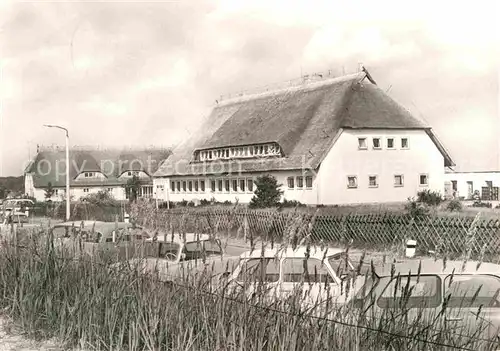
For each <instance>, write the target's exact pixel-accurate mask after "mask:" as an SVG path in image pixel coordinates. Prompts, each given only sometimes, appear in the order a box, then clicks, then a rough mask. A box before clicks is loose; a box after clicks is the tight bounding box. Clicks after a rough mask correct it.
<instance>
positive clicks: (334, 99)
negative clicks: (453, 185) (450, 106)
mask: <svg viewBox="0 0 500 351" xmlns="http://www.w3.org/2000/svg"><path fill="white" fill-rule="evenodd" d="M365 78H368V79H367V80H365ZM373 83H374V82H373V80H372V79H371V77H367V72H362V73H358V74H352V75H348V76H344V77H338V78H333V79H327V80H323V81H318V82H314V83H310V84H306V85H302V86H298V87H290V88H287V89H283V90H279V91H274V92H266V93H263V94H257V95H251V96H243V97H240V98H236V99H232V100H229V101H227V102H222V103H219V104H218V105H217V106H216V107H215V108H214V109H213V110H212V113H211V114H210V116H209V117H208V118H207V119H206V120H205V121H204V123H203V124H202V125H201V127H200V129H199V131H198V132H197V133H196V134H195V135H194V136H193V137H191V138H190V139H189V140H187V141H186V142H185V143H184V144H182V145H179V146H178V147H177V148H176V149H175V150H174V151H173V155H172V156H171V157H170V158H169V159H168V160H167V161H166V162H164V163H163V165H162V166H161V167H160V168H159V169H158V171H157V172H156V173H155V176H159V177H161V176H171V175H188V174H193V175H196V174H217V173H232V172H253V171H273V170H292V169H304V168H310V169H316V168H317V167H318V166H319V165H320V163H321V162H322V160H323V158H324V157H325V156H326V153H327V152H328V150H329V149H330V147H331V146H332V144H333V143H334V141H335V138H336V136H337V135H338V133H339V132H340V131H341V130H342V129H346V128H379V129H422V130H426V131H428V133H429V135H432V136H433V141H434V143H435V144H436V146H437V147H438V148H439V149H440V151H441V152H442V153H443V156H444V158H445V165H446V166H448V165H452V164H453V162H452V160H451V158H450V157H449V155H448V153H446V151H445V150H444V148H442V146H441V144H440V143H439V142H438V141H437V139H436V138H435V137H434V135H433V133H432V131H431V128H430V126H428V125H426V124H425V123H424V122H422V121H420V120H418V119H416V118H415V117H414V116H412V115H411V114H410V112H409V111H408V110H406V109H405V108H404V107H402V106H401V105H399V104H398V103H397V102H396V101H394V100H393V99H392V98H391V97H389V96H388V95H387V94H386V93H385V92H384V91H382V90H381V89H380V88H379V87H378V86H377V85H375V84H373ZM271 142H276V143H278V144H279V145H280V147H281V149H282V151H283V153H284V157H280V158H260V159H248V160H244V161H243V160H238V161H235V160H226V161H212V162H196V161H194V159H193V153H194V151H196V150H200V149H211V148H219V147H229V146H243V145H253V144H261V143H271Z"/></svg>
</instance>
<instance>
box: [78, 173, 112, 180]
mask: <svg viewBox="0 0 500 351" xmlns="http://www.w3.org/2000/svg"><path fill="white" fill-rule="evenodd" d="M85 173H92V177H85ZM105 178H106V176H105V175H104V174H102V173H101V172H95V171H93V172H82V173H80V174H79V175H77V176H76V178H75V180H87V179H105Z"/></svg>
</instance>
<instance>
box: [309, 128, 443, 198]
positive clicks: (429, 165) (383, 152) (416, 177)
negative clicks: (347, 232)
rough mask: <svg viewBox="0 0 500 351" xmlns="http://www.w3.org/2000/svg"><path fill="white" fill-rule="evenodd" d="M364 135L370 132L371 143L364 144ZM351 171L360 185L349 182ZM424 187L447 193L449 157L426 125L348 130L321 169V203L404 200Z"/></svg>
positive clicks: (351, 175)
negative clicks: (377, 144) (361, 144)
mask: <svg viewBox="0 0 500 351" xmlns="http://www.w3.org/2000/svg"><path fill="white" fill-rule="evenodd" d="M359 138H366V139H365V144H366V148H359V140H358V139H359ZM374 138H380V148H374V147H373V139H374ZM390 139H392V140H393V148H389V147H388V141H389V140H390ZM402 139H406V141H407V147H402ZM421 176H422V177H425V178H426V179H427V182H426V183H427V184H425V182H422V184H421V179H420V178H421ZM348 177H356V180H357V186H356V187H349V186H348ZM370 177H375V183H374V182H373V180H374V178H371V181H372V184H371V185H370V184H369V183H370ZM396 177H397V179H396ZM400 179H402V185H401V184H400V183H399V180H400ZM396 181H398V184H396ZM424 189H430V190H432V191H438V192H440V193H441V194H444V158H443V155H442V154H441V152H440V151H439V150H438V149H437V147H436V145H435V144H434V142H433V141H432V140H431V139H430V138H429V136H428V135H427V133H426V132H425V131H424V130H367V129H365V130H351V129H347V130H344V131H343V132H342V134H341V135H340V137H339V138H338V140H337V141H336V142H335V144H334V146H333V147H332V149H331V150H330V152H329V153H328V155H327V156H326V157H325V159H324V160H323V162H322V163H321V166H320V169H319V172H318V203H320V204H325V205H335V204H358V203H379V202H380V203H383V202H404V201H406V200H407V199H408V197H414V196H416V194H417V193H418V192H419V191H421V190H424Z"/></svg>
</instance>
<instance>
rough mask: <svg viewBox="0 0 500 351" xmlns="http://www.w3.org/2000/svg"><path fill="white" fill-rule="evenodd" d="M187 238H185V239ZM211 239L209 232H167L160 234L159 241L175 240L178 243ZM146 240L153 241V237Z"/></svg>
mask: <svg viewBox="0 0 500 351" xmlns="http://www.w3.org/2000/svg"><path fill="white" fill-rule="evenodd" d="M184 239H185V240H184ZM198 240H199V241H204V240H210V235H208V234H195V233H186V234H184V235H183V234H165V235H158V237H157V241H160V242H162V241H163V242H174V243H177V244H183V243H184V242H186V243H191V242H197V241H198ZM146 241H153V238H149V239H146Z"/></svg>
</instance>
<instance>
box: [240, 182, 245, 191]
mask: <svg viewBox="0 0 500 351" xmlns="http://www.w3.org/2000/svg"><path fill="white" fill-rule="evenodd" d="M240 191H245V179H240Z"/></svg>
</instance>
